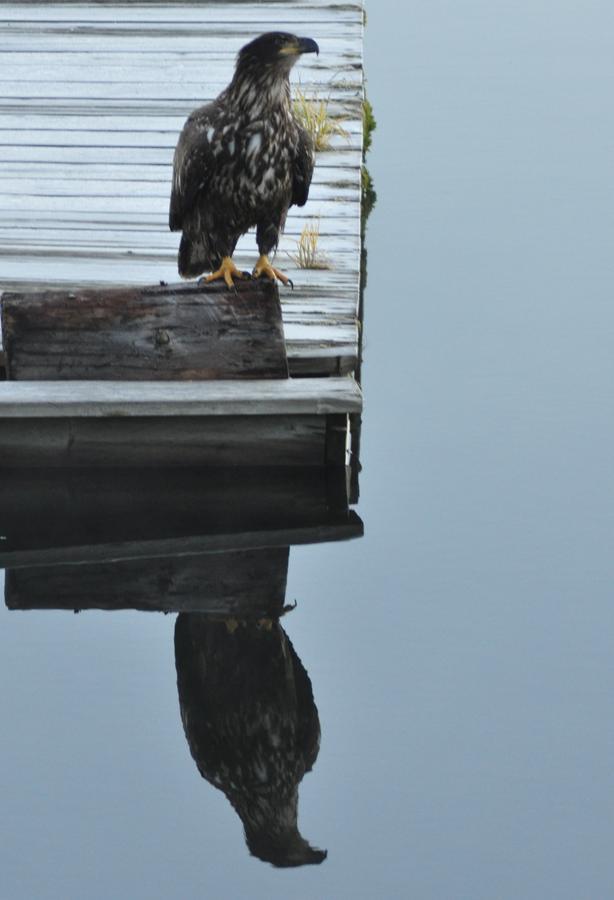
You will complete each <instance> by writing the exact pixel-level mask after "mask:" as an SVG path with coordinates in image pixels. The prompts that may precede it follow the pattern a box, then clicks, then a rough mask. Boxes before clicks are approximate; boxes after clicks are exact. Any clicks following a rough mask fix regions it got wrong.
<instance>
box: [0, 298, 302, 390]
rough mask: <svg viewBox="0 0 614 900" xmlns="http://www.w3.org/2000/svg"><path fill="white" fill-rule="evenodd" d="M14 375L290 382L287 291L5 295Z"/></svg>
mask: <svg viewBox="0 0 614 900" xmlns="http://www.w3.org/2000/svg"><path fill="white" fill-rule="evenodd" d="M1 306H2V334H3V339H4V346H5V350H6V357H7V372H8V378H9V379H17V380H29V381H32V380H38V381H49V380H52V381H57V380H75V379H80V380H88V379H89V380H94V379H95V380H97V381H100V380H104V379H113V380H118V379H130V380H150V379H154V378H159V379H179V380H187V379H224V378H226V379H227V378H287V376H288V363H287V359H286V350H285V342H284V334H283V327H282V321H281V308H280V305H279V293H278V290H277V285H276V284H273V283H271V282H269V281H266V280H260V281H252V280H249V281H247V280H246V281H245V282H238V283H237V285H236V289H235V290H233V291H229V290H228V289H227V288H226V287H225V285H224V286H219V285H218V286H215V287H214V286H202V287H198V286H196V285H174V286H157V287H147V288H140V289H139V288H136V289H135V288H133V289H123V288H118V289H114V290H80V291H78V292H75V293H72V292H68V293H67V292H60V291H45V292H42V293H32V294H27V293H21V294H17V293H14V294H13V293H5V294H3V295H2V300H1Z"/></svg>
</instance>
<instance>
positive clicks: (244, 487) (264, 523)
mask: <svg viewBox="0 0 614 900" xmlns="http://www.w3.org/2000/svg"><path fill="white" fill-rule="evenodd" d="M0 496H1V497H2V503H1V504H0V535H2V541H0V567H4V568H22V567H32V566H50V565H56V564H58V565H59V564H64V563H75V564H77V563H78V564H81V563H84V562H96V561H104V560H107V561H109V560H121V559H137V558H138V559H150V558H153V557H161V556H171V555H177V556H189V555H191V556H194V555H198V554H203V553H208V552H215V551H221V550H239V549H254V548H257V547H272V546H288V545H289V544H297V543H314V542H319V541H329V540H342V539H345V538H351V537H359V536H360V535H361V534H362V522H361V521H360V519H359V518H358V516H357V515H356V514H355V513H354V512H352V511H350V510H349V508H348V501H347V488H346V478H345V473H344V472H343V471H342V470H339V469H329V470H325V469H315V468H312V469H297V470H292V469H285V470H283V469H282V470H278V469H252V470H249V469H247V470H246V469H215V470H210V469H209V470H208V469H155V470H142V471H139V470H133V469H119V470H118V469H114V470H108V469H107V470H105V469H95V470H83V469H73V470H65V469H64V470H62V469H59V470H49V471H45V470H42V471H36V470H13V471H6V470H5V471H2V470H1V469H0Z"/></svg>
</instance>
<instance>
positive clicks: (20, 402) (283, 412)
mask: <svg viewBox="0 0 614 900" xmlns="http://www.w3.org/2000/svg"><path fill="white" fill-rule="evenodd" d="M361 409H362V394H361V391H360V388H359V387H358V385H357V384H356V382H355V381H354V380H353V379H351V378H309V379H292V378H290V379H288V380H278V381H277V380H265V379H263V380H258V381H222V380H219V381H209V382H185V383H184V382H159V381H154V382H146V381H143V382H138V383H131V382H123V381H120V382H118V381H99V382H96V381H85V382H78V381H73V382H64V381H49V382H45V383H44V384H38V383H35V382H27V381H21V382H19V381H18V382H10V381H7V382H4V383H0V422H2V421H8V419H28V418H30V419H32V418H34V419H45V418H51V419H53V418H62V417H64V418H65V417H70V416H74V417H87V418H92V417H94V418H97V417H102V418H106V417H114V416H115V417H116V416H121V417H122V418H127V417H137V418H138V417H144V416H158V417H189V416H192V417H214V418H223V417H231V416H245V417H247V418H249V417H257V416H272V417H275V416H278V417H279V416H287V415H307V416H308V415H316V416H322V415H326V414H329V413H344V414H345V413H353V412H360V410H361Z"/></svg>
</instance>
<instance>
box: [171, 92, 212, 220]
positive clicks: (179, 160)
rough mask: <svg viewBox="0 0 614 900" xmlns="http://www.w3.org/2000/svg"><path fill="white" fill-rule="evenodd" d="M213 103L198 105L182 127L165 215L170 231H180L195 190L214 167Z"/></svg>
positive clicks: (204, 183)
mask: <svg viewBox="0 0 614 900" xmlns="http://www.w3.org/2000/svg"><path fill="white" fill-rule="evenodd" d="M214 112H215V109H214V105H213V104H209V105H208V106H203V107H201V108H200V109H197V110H196V111H195V112H193V113H192V115H191V116H190V117H189V119H188V120H187V122H186V123H185V125H184V127H183V131H182V132H181V136H180V138H179V141H178V143H177V149H176V150H175V157H174V160H173V188H172V191H171V203H170V210H169V216H168V225H169V228H170V230H171V231H181V229H182V228H183V225H184V221H185V217H186V214H187V213H188V212H189V211H190V210H191V209H192V208H193V206H194V201H195V199H196V197H197V195H198V194H200V193H202V191H203V190H206V187H207V183H208V181H209V179H210V178H211V174H212V171H213V160H214V147H213V146H212V142H213V139H214V134H215V128H214V125H213V122H212V119H213V114H214Z"/></svg>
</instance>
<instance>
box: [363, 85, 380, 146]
mask: <svg viewBox="0 0 614 900" xmlns="http://www.w3.org/2000/svg"><path fill="white" fill-rule="evenodd" d="M376 128H377V122H376V121H375V116H374V115H373V107H372V106H371V104H370V102H369V101H368V100H367V98H366V97H365V99H364V100H363V101H362V134H363V138H362V155H363V157H364V156H366V155H367V153H368V152H369V149H370V147H371V141H372V135H373V132H374V131H375V129H376Z"/></svg>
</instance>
